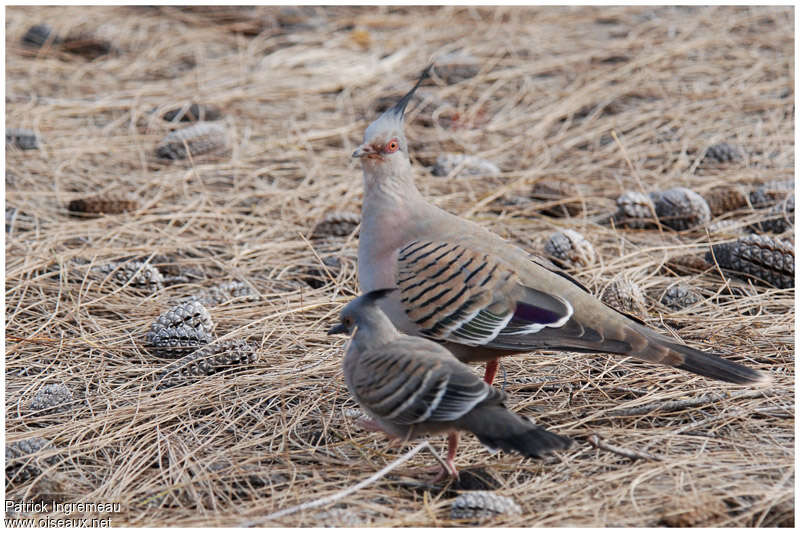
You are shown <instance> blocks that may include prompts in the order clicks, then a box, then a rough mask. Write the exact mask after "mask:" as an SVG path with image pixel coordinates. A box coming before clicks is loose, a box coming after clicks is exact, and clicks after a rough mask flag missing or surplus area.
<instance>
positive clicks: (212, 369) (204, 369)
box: [158, 340, 258, 389]
mask: <svg viewBox="0 0 800 533" xmlns="http://www.w3.org/2000/svg"><path fill="white" fill-rule="evenodd" d="M257 360H258V352H257V351H256V347H255V346H253V345H252V344H249V343H247V342H244V341H241V340H233V341H226V342H221V343H218V344H211V345H209V346H205V347H203V348H200V349H198V350H196V351H194V352H192V353H190V354H189V355H187V356H185V357H182V358H181V359H178V360H177V361H175V362H173V363H170V364H169V365H167V367H166V368H165V369H164V371H163V372H162V373H161V375H160V376H159V379H158V388H159V389H163V388H167V387H172V386H175V385H180V384H185V383H186V382H187V381H188V380H189V379H190V378H191V377H196V376H210V375H211V374H216V373H217V372H221V371H223V370H226V369H229V368H234V367H237V366H243V365H248V364H252V363H254V362H256V361H257Z"/></svg>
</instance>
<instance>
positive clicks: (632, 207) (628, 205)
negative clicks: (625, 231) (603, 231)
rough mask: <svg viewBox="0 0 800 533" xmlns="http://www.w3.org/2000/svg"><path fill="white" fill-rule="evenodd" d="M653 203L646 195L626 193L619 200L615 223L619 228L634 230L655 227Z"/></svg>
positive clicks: (632, 192)
mask: <svg viewBox="0 0 800 533" xmlns="http://www.w3.org/2000/svg"><path fill="white" fill-rule="evenodd" d="M655 212H656V209H655V206H654V205H653V201H652V200H651V199H650V197H649V196H647V195H646V194H642V193H640V192H636V191H625V192H624V193H622V194H621V195H620V196H619V198H617V212H616V214H615V215H614V222H615V223H616V224H617V225H618V226H622V227H629V228H634V229H645V228H652V227H655V220H654V213H655Z"/></svg>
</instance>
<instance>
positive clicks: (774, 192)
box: [750, 180, 794, 209]
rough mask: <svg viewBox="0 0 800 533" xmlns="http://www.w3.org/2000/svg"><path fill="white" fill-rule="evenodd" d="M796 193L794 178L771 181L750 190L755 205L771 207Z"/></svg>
mask: <svg viewBox="0 0 800 533" xmlns="http://www.w3.org/2000/svg"><path fill="white" fill-rule="evenodd" d="M789 195H794V180H786V181H770V182H769V183H765V184H763V185H761V186H759V187H758V188H756V189H755V190H754V191H751V192H750V203H751V204H752V206H753V207H755V208H756V209H758V208H759V207H770V206H773V205H775V204H777V203H778V202H781V201H783V200H785V199H786V197H787V196H789Z"/></svg>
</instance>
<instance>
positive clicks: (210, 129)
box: [156, 122, 228, 159]
mask: <svg viewBox="0 0 800 533" xmlns="http://www.w3.org/2000/svg"><path fill="white" fill-rule="evenodd" d="M184 143H185V144H184ZM227 145H228V134H227V131H226V130H225V127H224V126H223V125H221V124H216V123H214V122H198V123H197V124H195V125H193V126H189V127H188V128H184V129H182V130H176V131H173V132H172V133H170V134H169V135H167V136H166V137H165V138H164V140H163V141H161V144H159V145H158V146H157V147H156V155H157V156H158V157H160V158H162V159H186V158H187V157H188V154H187V153H186V147H187V146H188V147H189V152H191V154H192V155H193V156H197V155H200V154H206V153H211V152H218V151H222V150H224V149H225V148H226V147H227Z"/></svg>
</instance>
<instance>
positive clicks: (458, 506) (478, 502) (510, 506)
mask: <svg viewBox="0 0 800 533" xmlns="http://www.w3.org/2000/svg"><path fill="white" fill-rule="evenodd" d="M521 513H522V509H521V508H520V506H519V505H518V504H517V503H516V502H515V501H514V500H512V499H511V498H508V497H507V496H501V495H500V494H497V493H495V492H488V491H471V492H467V493H465V494H461V495H460V496H458V497H457V498H456V499H455V500H453V503H452V504H451V506H450V518H451V519H453V520H464V519H472V520H474V519H482V518H490V517H492V516H497V515H501V514H515V515H518V514H521Z"/></svg>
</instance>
